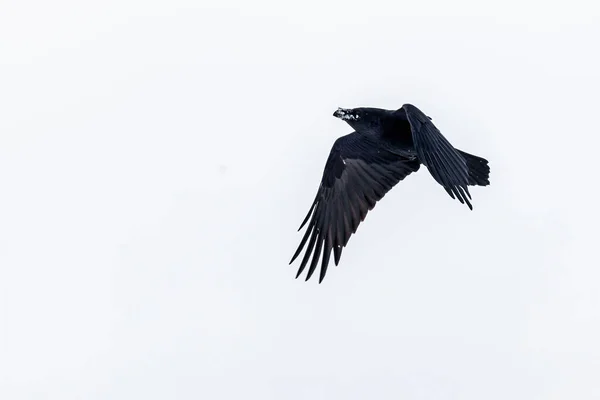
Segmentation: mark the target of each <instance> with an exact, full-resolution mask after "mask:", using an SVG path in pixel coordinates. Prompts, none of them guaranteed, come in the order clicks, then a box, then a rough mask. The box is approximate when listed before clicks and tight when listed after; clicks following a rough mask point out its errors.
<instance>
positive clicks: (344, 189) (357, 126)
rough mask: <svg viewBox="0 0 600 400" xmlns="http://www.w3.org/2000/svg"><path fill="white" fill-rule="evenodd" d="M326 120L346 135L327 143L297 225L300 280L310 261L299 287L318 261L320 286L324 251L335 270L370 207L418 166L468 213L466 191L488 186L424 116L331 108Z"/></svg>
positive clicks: (479, 164) (483, 164)
mask: <svg viewBox="0 0 600 400" xmlns="http://www.w3.org/2000/svg"><path fill="white" fill-rule="evenodd" d="M333 116H334V117H337V118H340V119H341V120H343V121H346V122H347V123H348V125H350V126H351V127H352V129H354V132H352V133H350V134H348V135H346V136H342V137H340V138H339V139H337V140H336V141H335V143H334V144H333V147H332V149H331V152H330V153H329V158H328V159H327V163H326V164H325V170H324V172H323V177H322V179H321V184H320V186H319V190H318V191H317V196H316V198H315V200H314V202H313V203H312V206H311V207H310V210H309V211H308V214H307V215H306V218H305V219H304V221H303V222H302V225H301V226H300V228H299V229H298V230H300V229H302V227H303V226H304V225H306V223H307V222H308V221H309V220H310V222H309V223H308V227H307V230H306V233H305V234H304V237H303V238H302V241H301V242H300V245H299V246H298V250H296V253H295V254H294V256H293V257H292V260H291V261H290V264H291V263H292V262H294V260H295V259H296V258H297V257H298V255H299V254H300V252H301V251H302V249H303V248H304V246H305V245H306V243H307V242H308V247H307V249H306V252H305V254H304V258H303V259H302V262H301V264H300V268H299V269H298V274H297V275H296V278H298V276H300V274H301V273H302V271H304V268H305V267H306V265H307V264H308V261H309V259H310V256H311V254H312V260H311V262H310V267H309V268H308V274H307V276H306V280H308V279H310V277H311V276H312V274H313V273H314V272H315V269H316V267H317V264H318V262H319V258H320V257H321V255H322V256H323V257H322V262H321V274H320V277H319V283H321V281H323V278H324V277H325V273H326V272H327V266H328V264H329V258H330V256H331V251H332V250H333V256H334V260H335V265H338V263H339V261H340V256H341V254H342V248H344V247H345V246H346V245H347V244H348V240H349V239H350V235H352V234H353V233H355V232H356V229H357V228H358V224H360V222H361V221H363V220H364V219H365V216H366V215H367V212H368V211H369V210H372V209H373V207H375V203H376V202H377V201H379V200H381V198H382V197H383V196H384V195H385V194H386V193H387V192H388V191H389V190H390V189H391V188H392V187H394V185H396V184H397V183H398V182H400V181H401V180H402V179H404V178H405V177H406V176H408V175H409V174H410V173H412V172H417V171H418V170H419V167H420V165H421V164H423V165H425V166H426V167H427V169H428V170H429V173H431V175H432V176H433V179H435V180H436V181H437V182H438V183H439V184H440V185H442V186H443V187H444V189H446V192H448V194H449V195H450V197H452V198H453V199H454V198H457V199H458V201H460V202H461V203H463V204H465V203H466V205H467V206H468V207H469V208H470V209H471V210H472V209H473V206H472V205H471V203H470V202H469V199H470V198H471V195H470V194H469V189H468V187H469V186H487V185H489V183H490V182H489V174H490V167H489V166H488V162H487V160H485V159H483V158H481V157H477V156H474V155H471V154H468V153H465V152H464V151H461V150H458V149H455V148H454V147H453V146H452V145H451V144H450V143H449V142H448V140H446V138H444V136H442V134H441V133H440V131H439V130H438V129H437V128H436V127H435V125H434V124H433V123H432V122H431V121H430V120H431V118H429V117H428V116H427V115H425V114H424V113H423V112H422V111H421V110H419V109H418V108H417V107H415V106H413V105H411V104H405V105H403V106H402V108H400V109H398V110H395V111H393V110H383V109H380V108H353V109H344V108H338V110H337V111H335V112H334V113H333Z"/></svg>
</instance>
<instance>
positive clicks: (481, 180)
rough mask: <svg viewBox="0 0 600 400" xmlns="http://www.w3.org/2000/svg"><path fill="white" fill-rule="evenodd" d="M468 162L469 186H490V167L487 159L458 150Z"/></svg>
mask: <svg viewBox="0 0 600 400" xmlns="http://www.w3.org/2000/svg"><path fill="white" fill-rule="evenodd" d="M456 151H458V152H459V153H460V155H461V156H462V157H463V158H464V159H465V161H466V162H467V168H469V185H471V186H487V185H489V184H490V166H489V165H488V161H487V160H486V159H485V158H481V157H477V156H474V155H472V154H469V153H465V152H464V151H461V150H458V149H456Z"/></svg>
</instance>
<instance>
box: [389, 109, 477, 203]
mask: <svg viewBox="0 0 600 400" xmlns="http://www.w3.org/2000/svg"><path fill="white" fill-rule="evenodd" d="M401 110H404V112H405V113H406V117H407V119H408V122H409V124H410V129H411V132H412V137H413V142H414V144H415V150H416V151H417V155H418V157H419V159H420V160H421V162H422V163H423V164H424V165H425V166H426V167H427V169H428V170H429V172H430V173H431V175H432V176H433V179H435V180H436V181H437V182H438V183H439V184H440V185H442V186H443V187H444V189H446V192H448V194H449V195H450V197H452V198H453V199H454V198H455V196H456V198H458V200H459V201H460V202H461V203H463V204H464V203H466V204H467V206H469V208H470V209H471V210H472V209H473V206H472V205H471V203H470V202H469V199H470V198H471V194H470V193H469V189H468V185H469V183H470V181H471V180H470V178H469V169H468V166H467V162H466V160H465V159H464V158H463V157H462V156H461V155H460V153H459V152H458V151H457V150H456V149H455V148H454V147H453V146H452V145H451V144H450V142H448V140H446V138H445V137H444V136H442V134H441V133H440V131H439V130H438V129H437V128H436V127H435V125H434V124H433V123H432V122H431V120H430V119H429V118H428V117H427V116H426V115H425V114H423V112H422V111H421V110H419V109H418V108H417V107H415V106H413V105H412V104H404V105H403V106H402V108H401V109H400V110H398V111H401Z"/></svg>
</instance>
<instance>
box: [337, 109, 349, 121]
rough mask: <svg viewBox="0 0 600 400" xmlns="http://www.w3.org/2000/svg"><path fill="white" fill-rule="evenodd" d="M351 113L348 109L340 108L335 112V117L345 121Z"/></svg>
mask: <svg viewBox="0 0 600 400" xmlns="http://www.w3.org/2000/svg"><path fill="white" fill-rule="evenodd" d="M349 111H350V110H348V109H346V108H338V109H337V110H335V112H334V113H333V116H334V117H336V118H339V119H343V120H347V119H348V116H349Z"/></svg>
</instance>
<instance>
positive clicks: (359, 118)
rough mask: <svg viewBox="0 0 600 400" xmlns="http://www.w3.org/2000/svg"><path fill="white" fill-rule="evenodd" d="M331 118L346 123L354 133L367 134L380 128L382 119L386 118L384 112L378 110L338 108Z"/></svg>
mask: <svg viewBox="0 0 600 400" xmlns="http://www.w3.org/2000/svg"><path fill="white" fill-rule="evenodd" d="M333 116H334V117H336V118H339V119H341V120H342V121H346V123H347V124H348V125H350V126H351V127H352V128H353V129H354V130H356V131H362V132H364V133H368V132H369V131H374V130H377V129H379V128H381V126H382V118H383V117H385V116H386V110H382V109H379V108H366V107H360V108H338V109H337V110H336V111H335V112H334V113H333Z"/></svg>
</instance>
